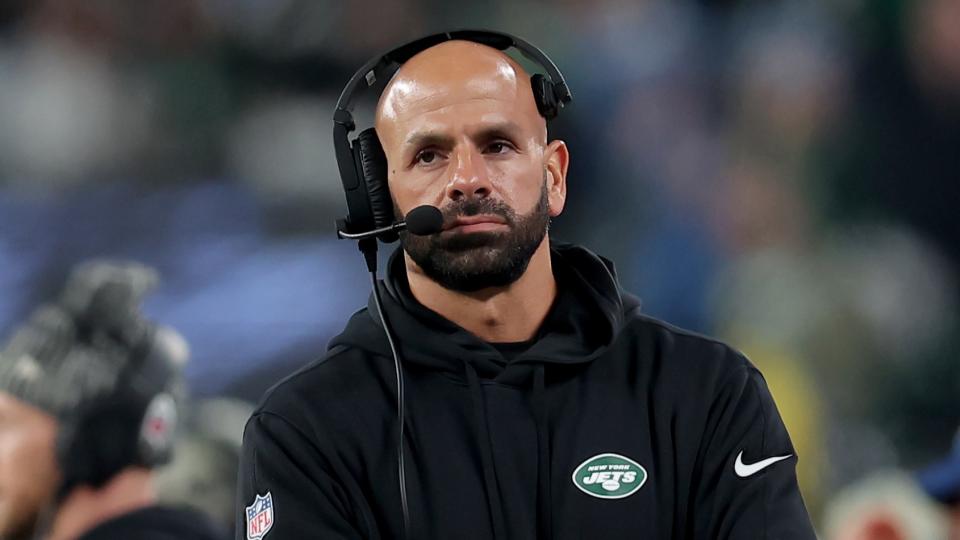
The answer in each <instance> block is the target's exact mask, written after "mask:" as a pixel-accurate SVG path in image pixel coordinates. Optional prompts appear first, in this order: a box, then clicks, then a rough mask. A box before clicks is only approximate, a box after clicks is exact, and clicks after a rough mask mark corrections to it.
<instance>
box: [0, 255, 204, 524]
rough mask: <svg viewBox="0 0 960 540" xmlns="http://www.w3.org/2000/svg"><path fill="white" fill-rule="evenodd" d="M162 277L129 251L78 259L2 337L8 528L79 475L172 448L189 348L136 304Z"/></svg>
mask: <svg viewBox="0 0 960 540" xmlns="http://www.w3.org/2000/svg"><path fill="white" fill-rule="evenodd" d="M155 279H156V277H155V275H154V273H153V272H152V271H151V270H150V269H148V268H146V267H143V266H141V265H137V264H132V263H124V264H118V263H107V262H94V263H89V264H84V265H81V266H80V267H78V268H77V269H76V270H75V271H74V272H73V274H72V275H71V277H70V280H69V281H68V283H67V286H66V287H65V289H64V292H63V294H62V295H61V297H60V298H59V299H58V300H57V301H56V302H53V303H50V304H45V305H42V306H40V307H39V308H37V309H36V310H35V311H34V312H33V313H32V314H31V316H30V318H29V319H28V320H27V321H25V322H24V323H23V324H22V325H20V327H19V328H17V329H16V331H15V332H14V333H13V335H12V336H11V337H10V339H9V340H8V341H7V342H6V343H5V344H4V345H3V346H2V347H0V538H7V537H12V538H18V537H21V536H22V535H24V534H30V531H31V529H32V528H33V527H34V526H35V525H36V524H37V523H38V521H39V519H38V518H39V516H40V515H41V513H42V512H43V510H44V508H45V507H48V505H51V504H54V503H57V502H59V501H61V500H63V499H61V498H60V497H65V496H67V495H69V494H70V493H71V492H72V490H73V489H75V488H77V487H81V486H82V487H84V488H89V489H93V490H96V489H99V488H100V487H101V486H103V485H104V484H105V483H106V482H108V481H109V480H110V479H112V478H113V476H114V475H116V474H117V473H119V472H121V471H123V470H125V469H126V468H128V467H143V466H151V465H152V464H153V458H154V455H156V456H157V463H159V462H161V461H162V460H163V459H164V458H165V457H166V456H165V454H164V455H163V456H161V455H160V454H161V453H164V452H165V448H166V447H167V446H168V443H169V441H170V437H171V436H172V434H171V431H170V430H171V429H172V427H173V422H174V421H175V417H176V413H175V409H172V408H173V407H174V405H173V398H172V397H170V396H172V395H173V394H176V393H177V392H178V390H179V389H178V388H177V386H178V377H177V373H178V368H179V365H180V364H182V362H183V361H185V359H186V349H185V344H184V342H183V341H182V338H180V337H179V334H176V333H175V332H174V331H173V330H171V329H166V328H159V327H155V326H154V325H152V324H151V323H149V322H148V321H146V320H145V319H144V318H143V317H142V314H141V313H140V312H139V304H140V301H141V298H142V297H143V295H144V294H145V293H146V291H147V290H148V289H149V288H151V287H152V285H153V282H154V281H155ZM134 362H136V363H134ZM168 364H169V369H168V368H167V366H168ZM152 366H157V367H156V369H153V368H152ZM147 373H149V377H147V376H146V374H147ZM148 378H149V379H151V380H149V381H148V380H147V379H148ZM134 385H136V387H137V389H136V390H134ZM154 452H156V454H154Z"/></svg>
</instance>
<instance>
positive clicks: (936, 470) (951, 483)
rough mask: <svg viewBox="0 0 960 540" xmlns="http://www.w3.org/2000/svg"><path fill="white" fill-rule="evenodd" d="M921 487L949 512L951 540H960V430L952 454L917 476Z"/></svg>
mask: <svg viewBox="0 0 960 540" xmlns="http://www.w3.org/2000/svg"><path fill="white" fill-rule="evenodd" d="M917 479H918V481H919V482H920V486H921V487H922V488H923V490H924V492H926V494H927V495H928V496H930V498H932V499H933V500H935V501H937V502H938V503H939V504H940V505H941V506H942V507H943V509H944V510H945V511H946V512H947V515H948V520H949V529H950V534H949V536H948V539H949V540H960V430H958V431H957V434H956V435H955V436H954V439H953V448H952V449H951V451H950V454H949V455H948V456H947V457H946V458H944V459H943V460H941V461H940V462H938V463H935V464H933V465H930V466H929V467H927V468H926V469H924V470H922V471H920V473H919V474H918V475H917Z"/></svg>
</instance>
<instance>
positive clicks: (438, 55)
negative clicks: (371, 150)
mask: <svg viewBox="0 0 960 540" xmlns="http://www.w3.org/2000/svg"><path fill="white" fill-rule="evenodd" d="M376 129H377V134H378V136H379V138H380V141H381V143H382V145H383V149H384V153H385V154H386V157H387V163H388V171H389V172H388V179H389V186H390V192H391V196H392V198H393V201H394V205H395V207H396V211H397V214H398V215H400V216H402V215H405V214H406V213H407V212H409V211H410V210H411V209H413V208H415V207H417V206H420V205H423V204H429V205H433V206H437V207H439V208H440V209H441V211H442V212H443V214H444V231H443V232H441V233H438V234H436V235H432V236H428V237H417V236H414V235H409V234H405V235H402V242H403V247H404V249H405V250H406V252H407V254H408V256H409V257H410V259H412V260H413V262H414V263H416V264H417V266H419V267H420V269H422V271H423V272H424V273H425V274H426V275H427V276H428V277H429V278H431V279H433V280H434V281H436V282H437V283H439V284H440V285H442V286H444V287H446V288H448V289H452V290H458V291H476V290H480V289H484V288H488V287H502V286H506V285H509V284H510V283H512V282H513V281H515V280H516V279H518V278H519V277H520V276H521V275H522V274H523V272H524V271H525V270H526V267H527V264H528V263H529V261H530V258H531V256H532V255H533V254H534V252H536V250H537V249H538V248H540V246H541V245H542V244H543V242H544V241H545V237H546V233H547V227H548V224H549V220H550V218H551V217H554V216H557V215H559V214H560V212H561V211H562V210H563V206H564V202H565V199H566V174H567V165H568V161H569V156H568V153H567V148H566V145H565V144H564V143H563V142H562V141H553V142H550V143H548V142H547V129H546V122H545V120H544V118H543V117H542V116H540V113H539V112H538V111H537V106H536V102H535V101H534V97H533V92H532V89H531V86H530V77H529V75H528V74H527V73H526V72H525V71H524V70H523V68H522V67H521V66H520V65H519V64H517V63H516V62H515V61H514V60H513V59H511V58H510V57H509V56H507V55H505V54H504V53H502V52H500V51H498V50H496V49H493V48H491V47H487V46H485V45H481V44H478V43H473V42H467V41H448V42H445V43H442V44H440V45H436V46H434V47H431V48H429V49H427V50H425V51H423V52H421V53H419V54H417V55H416V56H414V57H413V58H411V59H410V60H409V61H408V62H406V63H405V64H404V65H403V66H402V67H401V68H400V69H399V70H398V71H397V73H396V75H395V76H394V78H393V79H392V80H391V81H390V83H389V84H388V85H387V87H386V89H385V90H384V92H383V95H382V96H381V98H380V102H379V104H378V106H377V115H376Z"/></svg>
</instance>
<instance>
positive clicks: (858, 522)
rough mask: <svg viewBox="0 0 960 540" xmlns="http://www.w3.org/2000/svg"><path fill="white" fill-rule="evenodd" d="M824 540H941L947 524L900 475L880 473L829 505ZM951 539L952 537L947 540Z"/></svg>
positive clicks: (912, 482) (908, 477)
mask: <svg viewBox="0 0 960 540" xmlns="http://www.w3.org/2000/svg"><path fill="white" fill-rule="evenodd" d="M823 532H824V537H823V538H824V540H943V539H946V538H948V537H947V522H946V519H945V516H944V515H943V513H942V512H941V511H940V510H939V509H938V508H936V506H934V505H933V502H932V501H931V500H930V499H929V498H928V497H927V496H926V495H925V494H924V492H923V491H922V490H921V489H920V486H919V485H918V484H917V482H916V479H915V478H914V477H912V476H911V475H909V474H907V473H906V472H904V471H900V470H897V469H883V470H880V471H875V472H873V473H871V474H870V475H869V476H867V477H865V478H863V479H861V480H859V481H857V482H854V483H853V484H851V485H849V486H847V487H845V488H844V489H842V490H840V491H839V492H838V493H837V494H836V495H835V496H834V497H833V498H832V499H831V500H830V502H829V504H828V506H827V509H826V517H825V519H824V526H823ZM949 538H951V540H952V538H954V537H949Z"/></svg>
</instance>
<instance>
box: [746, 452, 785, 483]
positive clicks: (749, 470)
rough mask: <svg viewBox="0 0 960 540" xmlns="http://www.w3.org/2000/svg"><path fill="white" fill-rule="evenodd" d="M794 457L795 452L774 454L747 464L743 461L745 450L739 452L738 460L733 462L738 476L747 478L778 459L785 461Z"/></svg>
mask: <svg viewBox="0 0 960 540" xmlns="http://www.w3.org/2000/svg"><path fill="white" fill-rule="evenodd" d="M791 457H793V454H787V455H785V456H774V457H770V458H767V459H763V460H760V461H758V462H756V463H750V464H749V465H748V464H745V463H744V462H743V450H741V451H740V453H739V454H737V461H736V462H734V464H733V470H734V471H735V472H736V473H737V476H739V477H740V478H746V477H748V476H753V475H754V474H757V473H758V472H760V471H762V470H764V469H766V468H767V467H769V466H771V465H773V464H774V463H776V462H778V461H783V460H785V459H789V458H791Z"/></svg>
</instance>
